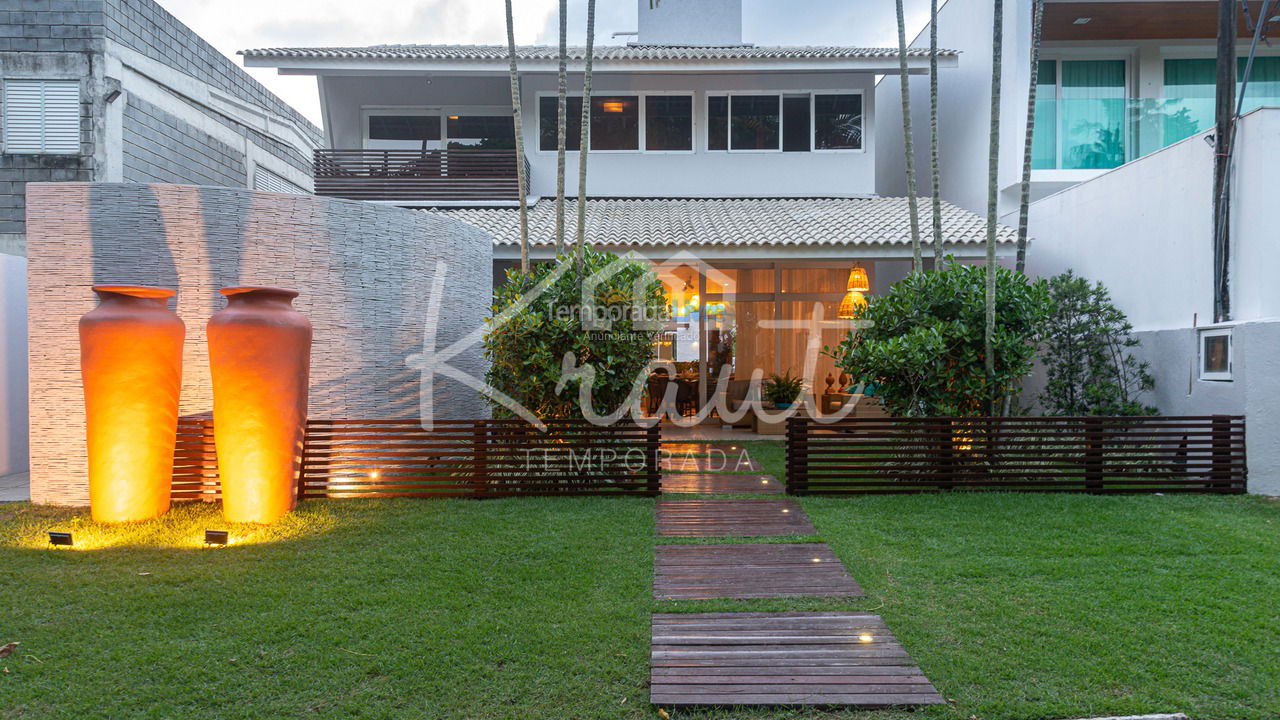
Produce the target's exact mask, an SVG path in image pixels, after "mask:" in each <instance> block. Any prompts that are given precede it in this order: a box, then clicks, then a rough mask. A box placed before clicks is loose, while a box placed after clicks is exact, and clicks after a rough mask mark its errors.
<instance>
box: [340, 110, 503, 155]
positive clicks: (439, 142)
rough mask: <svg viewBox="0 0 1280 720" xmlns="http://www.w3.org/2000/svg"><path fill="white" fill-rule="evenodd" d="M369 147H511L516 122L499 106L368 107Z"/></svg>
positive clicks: (404, 148) (367, 145) (380, 148)
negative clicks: (425, 108) (442, 107)
mask: <svg viewBox="0 0 1280 720" xmlns="http://www.w3.org/2000/svg"><path fill="white" fill-rule="evenodd" d="M365 112H366V114H367V115H368V119H367V121H366V128H367V134H366V135H365V147H366V148H367V149H370V150H440V149H442V148H450V149H454V148H483V149H498V150H502V149H508V148H513V147H515V145H516V133H515V124H514V123H513V122H512V120H511V116H510V115H503V114H497V113H498V109H497V108H487V107H480V106H477V107H473V108H463V107H458V108H444V109H441V110H421V111H413V110H366V111H365Z"/></svg>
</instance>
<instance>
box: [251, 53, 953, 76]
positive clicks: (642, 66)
mask: <svg viewBox="0 0 1280 720" xmlns="http://www.w3.org/2000/svg"><path fill="white" fill-rule="evenodd" d="M244 64H245V66H246V67H274V68H276V69H278V70H279V71H280V73H281V74H284V75H323V74H329V73H335V74H349V73H353V72H354V73H360V74H368V73H369V72H370V71H374V72H386V73H405V72H412V73H422V72H432V73H441V74H445V73H458V74H473V73H485V74H488V73H500V74H506V73H507V72H508V71H509V65H508V63H507V61H506V60H501V61H498V60H435V59H430V58H342V57H307V58H301V57H279V56H266V55H248V54H246V55H244ZM959 64H960V63H959V57H958V56H956V55H940V56H939V57H938V67H942V68H953V67H958V66H959ZM899 67H900V65H899V62H898V58H897V57H861V58H860V57H851V58H776V59H773V58H770V59H761V58H742V59H731V60H726V59H714V60H606V59H597V60H596V61H595V62H594V63H592V72H593V73H611V72H616V73H624V72H627V73H634V72H663V73H690V74H693V73H724V72H733V73H752V72H864V73H873V74H876V75H897V74H898V72H899ZM582 69H583V63H582V62H581V61H571V62H570V63H569V71H570V72H581V71H582ZM519 70H520V72H521V73H543V72H545V73H554V72H557V71H558V66H557V63H556V61H554V60H521V61H520V64H519ZM907 72H908V74H912V75H921V74H926V73H928V72H929V58H928V57H909V58H907Z"/></svg>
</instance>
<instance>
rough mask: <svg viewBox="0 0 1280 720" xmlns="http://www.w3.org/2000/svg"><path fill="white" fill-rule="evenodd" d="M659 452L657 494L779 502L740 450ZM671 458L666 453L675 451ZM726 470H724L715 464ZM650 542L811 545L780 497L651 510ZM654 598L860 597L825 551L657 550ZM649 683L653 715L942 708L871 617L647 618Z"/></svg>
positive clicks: (670, 503) (673, 447) (768, 547)
mask: <svg viewBox="0 0 1280 720" xmlns="http://www.w3.org/2000/svg"><path fill="white" fill-rule="evenodd" d="M694 445H696V444H694V443H679V444H664V445H663V446H662V447H663V449H664V450H667V451H669V452H675V453H676V454H675V455H673V456H672V457H670V458H668V459H666V460H664V461H663V463H662V468H663V470H664V474H663V476H662V491H663V493H671V494H700V495H716V494H732V495H756V494H761V495H763V494H766V493H778V492H781V490H782V487H781V483H779V482H777V480H775V479H774V478H772V477H771V476H769V475H762V474H759V473H760V464H759V463H757V462H756V461H755V460H754V459H752V458H750V457H749V456H748V455H747V453H746V450H745V449H744V448H743V447H742V446H733V445H732V444H728V445H726V446H713V445H705V446H701V447H696V446H694ZM677 450H678V451H679V452H676V451H677ZM726 461H727V462H726ZM656 515H657V522H656V532H657V534H658V536H659V537H668V538H672V537H686V538H712V537H718V538H731V537H736V538H747V537H767V536H773V537H776V536H788V535H796V536H809V535H814V534H815V530H814V527H813V523H812V522H811V521H810V520H809V517H808V515H806V514H805V512H804V509H803V508H802V507H800V505H799V503H797V502H796V501H794V500H791V499H768V498H707V499H686V500H669V499H662V500H659V501H658V504H657V512H656ZM653 595H654V597H655V598H656V599H658V600H685V601H693V600H709V599H714V598H728V599H753V598H795V597H850V598H851V597H858V596H861V595H863V592H862V588H861V587H859V586H858V583H857V582H856V581H854V579H853V577H852V576H851V575H850V574H849V571H848V570H847V569H846V568H845V566H844V564H843V563H841V562H840V558H838V557H837V556H836V554H835V553H834V552H833V551H832V550H831V548H830V547H829V546H827V545H826V544H825V543H786V544H781V543H780V544H763V543H756V544H752V543H737V544H724V545H720V544H718V545H704V544H686V545H675V544H669V545H659V546H658V547H657V551H656V553H655V558H654V580H653ZM650 662H651V670H650V676H649V686H650V698H649V699H650V702H651V703H653V704H655V705H672V706H674V705H848V706H853V707H859V708H879V707H886V706H891V705H929V704H936V703H941V702H943V699H942V697H941V696H940V695H939V694H938V692H937V691H936V690H935V689H934V687H933V685H932V684H931V683H930V682H929V680H928V678H926V677H925V676H924V675H923V673H921V672H920V669H919V668H918V667H916V665H915V663H914V662H912V660H911V658H910V656H908V655H907V651H906V650H904V649H903V648H902V646H901V645H899V644H898V641H897V640H896V639H895V638H894V637H893V634H892V633H891V632H889V629H888V628H887V627H885V624H884V621H883V620H881V619H880V617H879V616H878V615H873V614H870V613H859V612H827V613H785V612H784V613H710V614H707V613H703V614H687V615H686V614H668V613H656V614H654V615H653V618H652V638H651V646H650Z"/></svg>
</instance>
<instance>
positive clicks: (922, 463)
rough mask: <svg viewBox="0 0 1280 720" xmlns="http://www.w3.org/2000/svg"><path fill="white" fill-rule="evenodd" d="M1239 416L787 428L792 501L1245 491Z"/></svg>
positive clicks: (802, 421) (799, 423)
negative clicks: (970, 493)
mask: <svg viewBox="0 0 1280 720" xmlns="http://www.w3.org/2000/svg"><path fill="white" fill-rule="evenodd" d="M1247 476H1248V469H1247V464H1246V458H1245V420H1244V417H1241V416H1234V415H1214V416H1203V417H1199V416H1197V417H1142V418H1134V417H989V418H849V419H845V420H840V421H838V422H834V423H821V422H818V421H815V420H813V419H811V418H792V419H791V420H790V421H789V422H788V426H787V491H788V492H790V493H793V494H857V493H901V492H932V491H939V490H1025V491H1068V492H1071V491H1074V492H1096V493H1117V492H1220V493H1242V492H1245V491H1246V486H1247Z"/></svg>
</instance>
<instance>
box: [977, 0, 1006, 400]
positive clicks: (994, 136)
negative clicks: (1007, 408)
mask: <svg viewBox="0 0 1280 720" xmlns="http://www.w3.org/2000/svg"><path fill="white" fill-rule="evenodd" d="M991 1H992V15H993V16H994V20H993V28H992V35H991V144H990V146H989V147H988V153H989V155H988V158H987V293H986V310H987V312H986V327H985V329H984V331H983V334H982V349H983V360H984V361H985V363H986V371H987V382H988V383H990V387H989V388H988V391H989V392H988V398H987V407H988V412H989V413H990V414H992V415H994V414H995V413H996V407H997V403H996V396H997V393H998V389H997V388H996V387H995V377H996V355H995V333H996V201H997V200H998V199H999V187H998V186H999V181H998V173H999V171H1000V64H1001V62H1002V60H1003V50H1004V1H1003V0H991Z"/></svg>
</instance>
